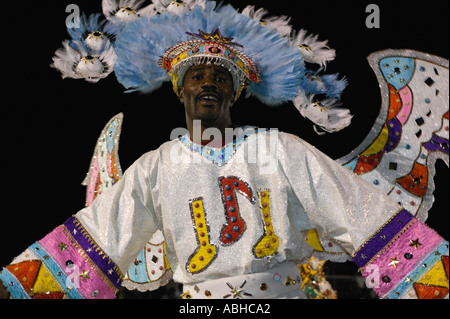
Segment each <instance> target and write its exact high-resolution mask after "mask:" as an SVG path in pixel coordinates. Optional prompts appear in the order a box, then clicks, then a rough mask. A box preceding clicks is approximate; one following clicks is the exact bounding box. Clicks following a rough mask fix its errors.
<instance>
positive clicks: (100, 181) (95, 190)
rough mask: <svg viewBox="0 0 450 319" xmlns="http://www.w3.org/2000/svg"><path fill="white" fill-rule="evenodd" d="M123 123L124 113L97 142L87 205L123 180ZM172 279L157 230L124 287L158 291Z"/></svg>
mask: <svg viewBox="0 0 450 319" xmlns="http://www.w3.org/2000/svg"><path fill="white" fill-rule="evenodd" d="M122 120H123V114H122V113H119V114H117V115H115V116H113V117H112V118H111V119H110V120H109V121H108V123H107V124H106V125H105V127H104V129H103V130H102V132H101V134H100V137H99V138H98V140H97V144H96V146H95V151H94V155H93V156H92V159H91V165H90V167H89V171H88V173H87V175H86V178H85V179H84V181H83V183H82V184H83V185H85V186H87V190H86V206H89V205H90V204H91V203H92V202H93V201H94V199H95V198H96V197H97V195H99V194H100V193H102V191H103V190H105V189H107V188H109V187H112V186H113V185H114V184H116V183H117V182H118V181H119V180H120V179H121V178H122V169H121V167H120V162H119V154H118V150H119V139H120V133H121V128H122ZM170 279H172V270H171V269H170V265H169V263H168V261H167V258H166V255H165V244H164V236H163V234H162V232H161V231H157V232H156V233H155V234H154V235H153V237H152V238H151V239H150V240H149V241H148V242H147V244H146V245H145V247H144V248H143V249H142V250H141V252H140V253H139V255H138V256H137V257H136V259H135V260H134V263H133V264H132V265H131V266H130V268H129V269H128V271H127V273H126V274H125V276H124V280H123V282H122V286H124V287H126V288H127V289H130V290H132V289H138V290H139V291H147V290H155V289H157V288H159V287H160V286H164V285H165V284H167V283H168V282H169V281H170Z"/></svg>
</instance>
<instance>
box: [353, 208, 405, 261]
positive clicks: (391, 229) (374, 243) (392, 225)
mask: <svg viewBox="0 0 450 319" xmlns="http://www.w3.org/2000/svg"><path fill="white" fill-rule="evenodd" d="M412 219H413V216H412V215H411V214H410V213H409V212H408V211H407V210H401V211H400V212H398V213H397V214H396V215H394V216H393V217H392V218H391V219H390V220H389V221H388V222H387V223H386V224H385V225H384V226H383V227H382V228H381V229H380V230H379V231H378V232H377V233H375V234H374V235H373V236H372V237H371V238H370V239H369V240H368V241H367V242H366V243H365V244H364V245H362V246H361V247H360V248H359V249H358V250H357V252H356V253H355V255H354V257H353V260H354V261H355V263H356V265H357V266H358V268H362V267H364V266H365V265H367V264H369V263H370V262H371V261H372V260H373V258H374V257H376V255H377V254H379V253H380V252H381V251H382V250H383V249H386V248H388V247H389V245H390V244H392V241H395V240H396V238H397V237H398V235H399V234H401V231H402V230H404V228H405V227H407V226H408V224H409V223H410V222H411V220H412Z"/></svg>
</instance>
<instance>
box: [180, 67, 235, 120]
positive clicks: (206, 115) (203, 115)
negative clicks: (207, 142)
mask: <svg viewBox="0 0 450 319" xmlns="http://www.w3.org/2000/svg"><path fill="white" fill-rule="evenodd" d="M179 92H180V100H181V102H182V103H183V104H184V107H185V109H186V115H187V116H188V118H189V119H190V120H201V121H202V125H204V126H208V127H214V126H219V125H220V124H221V123H224V122H225V121H226V120H227V119H228V118H229V117H230V107H231V105H232V104H233V101H234V92H233V79H232V77H231V74H230V73H229V72H228V71H227V70H225V69H224V68H222V67H220V66H215V65H206V64H202V65H197V66H193V67H191V68H190V69H189V70H188V71H187V72H186V75H185V78H184V85H183V86H182V87H180V88H179Z"/></svg>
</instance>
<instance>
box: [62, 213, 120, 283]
mask: <svg viewBox="0 0 450 319" xmlns="http://www.w3.org/2000/svg"><path fill="white" fill-rule="evenodd" d="M64 226H65V228H66V230H67V232H66V231H64V233H65V235H66V236H68V237H69V236H70V238H73V239H74V240H75V241H76V242H77V243H78V245H79V246H80V248H81V249H83V250H84V252H85V254H86V255H84V256H88V258H90V259H91V260H92V261H93V262H94V263H95V264H96V265H97V267H98V268H99V269H100V270H101V271H102V272H103V274H104V276H105V277H106V278H107V279H108V280H109V281H110V282H111V283H112V284H113V285H114V286H115V288H116V289H119V288H120V286H121V284H122V280H123V278H124V276H123V274H122V272H121V271H120V269H119V267H118V266H117V265H116V264H115V263H114V262H113V260H112V259H111V258H109V257H108V255H107V254H106V253H105V252H104V251H103V250H102V249H101V248H100V246H98V245H97V243H96V242H95V240H94V239H92V237H91V235H90V234H89V233H88V232H87V230H86V229H85V228H84V227H83V225H82V224H81V222H80V221H79V220H78V219H77V218H76V217H74V216H72V217H71V218H69V219H68V220H67V221H66V222H65V223H64ZM80 253H81V252H80ZM84 256H82V257H84Z"/></svg>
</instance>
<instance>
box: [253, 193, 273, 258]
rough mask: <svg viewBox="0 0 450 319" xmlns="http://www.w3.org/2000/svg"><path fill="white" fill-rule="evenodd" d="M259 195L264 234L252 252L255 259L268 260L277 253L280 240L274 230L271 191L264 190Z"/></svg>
mask: <svg viewBox="0 0 450 319" xmlns="http://www.w3.org/2000/svg"><path fill="white" fill-rule="evenodd" d="M258 195H259V200H260V204H261V207H260V208H261V212H262V221H263V226H264V234H263V235H262V236H261V237H260V239H259V240H258V242H257V243H256V244H255V245H254V246H253V250H252V251H253V255H254V256H255V258H266V257H270V256H273V255H275V254H276V253H277V250H278V246H279V239H278V237H277V235H276V234H275V231H274V229H273V223H272V216H271V215H270V191H269V190H268V189H262V190H260V191H259V192H258Z"/></svg>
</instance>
